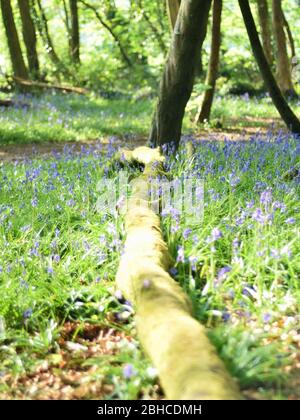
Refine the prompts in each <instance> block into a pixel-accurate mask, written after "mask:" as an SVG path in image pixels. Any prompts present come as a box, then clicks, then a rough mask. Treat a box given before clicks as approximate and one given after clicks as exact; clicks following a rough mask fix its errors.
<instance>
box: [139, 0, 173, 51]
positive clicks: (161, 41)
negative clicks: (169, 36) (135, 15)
mask: <svg viewBox="0 0 300 420" xmlns="http://www.w3.org/2000/svg"><path fill="white" fill-rule="evenodd" d="M138 5H139V8H140V11H141V13H142V15H143V17H144V19H145V21H146V22H147V23H148V26H149V28H150V29H151V30H152V32H153V35H154V36H155V38H156V40H157V43H158V45H159V47H160V49H161V51H162V53H163V54H166V52H167V47H166V44H165V41H164V38H163V35H162V33H161V31H160V30H159V29H158V28H157V27H156V25H155V24H154V23H153V22H152V20H151V18H150V16H149V15H148V13H147V12H146V10H145V7H144V4H143V2H142V0H138Z"/></svg>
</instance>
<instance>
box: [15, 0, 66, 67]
mask: <svg viewBox="0 0 300 420" xmlns="http://www.w3.org/2000/svg"><path fill="white" fill-rule="evenodd" d="M21 1H22V0H21ZM36 3H37V6H38V10H39V15H38V14H37V13H36V10H35V8H33V12H34V13H35V17H36V20H37V23H38V30H39V32H40V35H41V37H42V39H43V41H44V43H45V46H46V49H47V53H48V54H49V57H50V59H51V61H52V62H53V64H54V65H55V66H57V67H62V63H61V61H60V59H59V57H58V55H57V54H56V51H55V49H54V45H53V42H52V39H51V36H50V32H49V28H48V20H47V17H46V14H45V12H44V9H43V6H42V3H41V1H40V0H36Z"/></svg>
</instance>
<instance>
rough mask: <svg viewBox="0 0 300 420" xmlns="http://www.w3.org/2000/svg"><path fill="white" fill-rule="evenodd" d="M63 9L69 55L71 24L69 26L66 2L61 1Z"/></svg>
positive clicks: (64, 0)
mask: <svg viewBox="0 0 300 420" xmlns="http://www.w3.org/2000/svg"><path fill="white" fill-rule="evenodd" d="M63 9H64V14H65V18H64V24H65V26H66V30H67V34H68V44H69V52H70V55H71V50H72V45H71V24H70V16H69V11H68V7H67V3H66V0H63Z"/></svg>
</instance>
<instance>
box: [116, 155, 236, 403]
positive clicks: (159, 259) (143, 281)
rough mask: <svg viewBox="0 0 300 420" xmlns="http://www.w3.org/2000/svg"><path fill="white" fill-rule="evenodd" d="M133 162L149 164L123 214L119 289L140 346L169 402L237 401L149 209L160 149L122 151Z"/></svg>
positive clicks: (230, 379)
mask: <svg viewBox="0 0 300 420" xmlns="http://www.w3.org/2000/svg"><path fill="white" fill-rule="evenodd" d="M122 155H123V157H124V158H125V159H126V160H128V161H129V162H133V161H137V162H139V163H142V164H144V165H145V170H144V172H143V173H142V174H141V175H140V176H139V177H137V178H135V179H134V180H133V181H134V182H132V194H131V197H130V199H129V200H128V204H127V209H126V214H125V230H126V235H127V236H126V242H125V250H124V253H123V254H122V257H121V260H120V265H119V268H118V272H117V276H116V282H117V287H118V288H119V289H120V290H121V291H122V292H123V294H124V296H125V297H126V298H127V299H128V300H131V301H132V303H133V304H134V306H135V310H136V322H137V332H138V336H139V338H140V340H141V343H142V346H143V348H144V349H145V351H146V353H148V355H149V356H150V358H151V360H152V363H153V364H154V366H155V367H156V368H157V370H158V374H159V378H160V381H161V384H162V387H163V389H164V391H165V394H166V397H167V398H168V399H181V400H205V399H239V398H240V394H239V392H238V389H237V386H236V383H235V381H234V380H233V379H232V378H231V377H230V376H229V374H228V372H227V371H226V369H225V367H224V364H223V362H222V361H221V360H220V359H219V357H218V356H217V354H216V351H215V349H214V347H213V345H212V344H211V343H210V341H209V340H208V338H207V336H206V332H205V328H204V327H203V326H202V325H201V324H200V323H199V322H198V321H196V320H195V319H194V317H193V314H192V306H191V303H190V300H189V298H188V297H187V295H186V294H185V293H184V292H183V290H182V289H181V287H180V286H179V284H178V283H177V282H176V281H175V280H174V279H172V277H171V276H170V275H169V273H168V270H169V269H170V267H171V266H172V264H173V262H172V258H171V256H170V254H169V251H168V247H167V245H166V243H165V242H164V240H163V237H162V232H161V228H160V219H159V217H158V216H157V215H156V214H155V213H154V212H153V210H152V209H151V208H150V206H149V196H148V177H149V176H156V175H157V171H160V170H163V168H162V164H163V161H164V158H163V156H161V155H160V153H159V150H158V149H154V150H153V149H148V148H146V147H142V148H137V149H135V150H134V151H132V152H131V151H123V152H122Z"/></svg>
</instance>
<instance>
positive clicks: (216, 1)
mask: <svg viewBox="0 0 300 420" xmlns="http://www.w3.org/2000/svg"><path fill="white" fill-rule="evenodd" d="M221 16H222V0H213V22H212V35H211V51H210V59H209V64H208V71H207V78H206V85H208V86H209V88H208V89H207V90H206V91H205V92H204V96H203V102H202V106H201V109H200V112H199V116H198V118H197V122H198V123H203V122H204V121H208V120H209V117H210V111H211V107H212V103H213V98H214V93H215V87H216V80H217V77H218V70H219V56H220V46H221Z"/></svg>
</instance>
